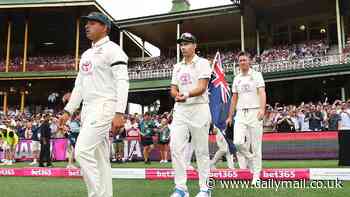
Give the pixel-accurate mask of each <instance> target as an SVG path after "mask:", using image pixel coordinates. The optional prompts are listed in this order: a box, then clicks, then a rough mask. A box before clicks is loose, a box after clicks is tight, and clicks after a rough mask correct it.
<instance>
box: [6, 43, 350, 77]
mask: <svg viewBox="0 0 350 197" xmlns="http://www.w3.org/2000/svg"><path fill="white" fill-rule="evenodd" d="M329 49H330V46H329V45H328V44H327V43H325V42H324V41H321V40H311V41H305V42H302V43H299V44H289V45H276V46H273V47H272V48H269V49H265V50H263V51H262V53H261V55H260V56H258V55H257V53H256V49H252V50H250V49H247V50H248V51H249V53H250V54H251V57H252V60H253V64H264V65H265V66H266V64H267V66H268V65H269V64H271V65H272V63H275V62H280V61H293V60H301V59H305V58H312V57H322V56H325V55H327V53H328V51H329ZM217 51H220V53H221V59H222V62H223V64H224V65H226V64H230V63H235V62H237V61H238V59H237V55H238V52H239V50H238V49H228V48H209V49H208V51H207V52H204V51H198V53H200V56H204V57H206V58H208V59H213V58H214V56H215V54H216V52H217ZM344 52H345V53H346V54H348V53H349V54H350V50H349V46H348V47H347V48H345V49H344ZM175 56H176V55H172V56H165V55H161V56H159V57H155V58H152V59H151V60H149V61H147V62H130V65H129V72H130V73H136V74H139V73H140V72H141V71H155V70H164V69H171V68H172V66H173V65H174V64H175V63H176V57H175ZM74 60H75V59H74V57H73V56H71V55H65V56H47V57H44V56H38V57H28V60H27V61H28V63H27V69H28V71H54V70H73V69H74V62H75V61H74ZM22 63H23V62H22V58H19V57H15V58H12V59H11V62H10V68H9V69H10V71H21V67H22V66H21V65H22ZM4 70H5V63H4V60H1V61H0V72H1V71H4Z"/></svg>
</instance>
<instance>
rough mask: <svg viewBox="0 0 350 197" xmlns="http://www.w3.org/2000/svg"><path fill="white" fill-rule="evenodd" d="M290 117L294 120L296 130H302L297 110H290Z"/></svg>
mask: <svg viewBox="0 0 350 197" xmlns="http://www.w3.org/2000/svg"><path fill="white" fill-rule="evenodd" d="M289 117H290V119H291V120H292V122H293V128H294V131H300V125H299V120H298V116H297V112H296V111H295V110H293V111H290V112H289Z"/></svg>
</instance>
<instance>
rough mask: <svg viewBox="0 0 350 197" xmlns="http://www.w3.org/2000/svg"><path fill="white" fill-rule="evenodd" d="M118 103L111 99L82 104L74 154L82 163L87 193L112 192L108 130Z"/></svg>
mask: <svg viewBox="0 0 350 197" xmlns="http://www.w3.org/2000/svg"><path fill="white" fill-rule="evenodd" d="M115 106H116V103H115V102H110V101H109V102H106V101H99V102H94V103H84V104H83V108H82V112H81V120H82V127H81V130H80V133H79V136H78V139H77V143H76V148H75V157H76V160H77V161H78V162H79V164H80V166H81V171H82V174H83V179H84V181H85V184H86V186H87V190H88V197H112V196H113V188H112V176H111V171H112V170H111V164H110V161H109V159H110V158H109V156H110V149H109V147H110V141H109V131H110V129H111V122H112V119H113V117H114V113H115V112H114V110H113V109H114V108H115Z"/></svg>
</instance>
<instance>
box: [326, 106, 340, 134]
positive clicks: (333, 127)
mask: <svg viewBox="0 0 350 197" xmlns="http://www.w3.org/2000/svg"><path fill="white" fill-rule="evenodd" d="M327 120H328V130H330V131H337V130H339V126H340V124H339V123H340V121H341V116H340V115H339V114H337V110H336V108H335V107H332V109H331V111H330V115H329V117H328V119H327Z"/></svg>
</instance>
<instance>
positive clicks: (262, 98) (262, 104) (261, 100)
mask: <svg viewBox="0 0 350 197" xmlns="http://www.w3.org/2000/svg"><path fill="white" fill-rule="evenodd" d="M258 94H259V103H260V111H264V112H265V108H266V91H265V87H260V88H259V89H258Z"/></svg>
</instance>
